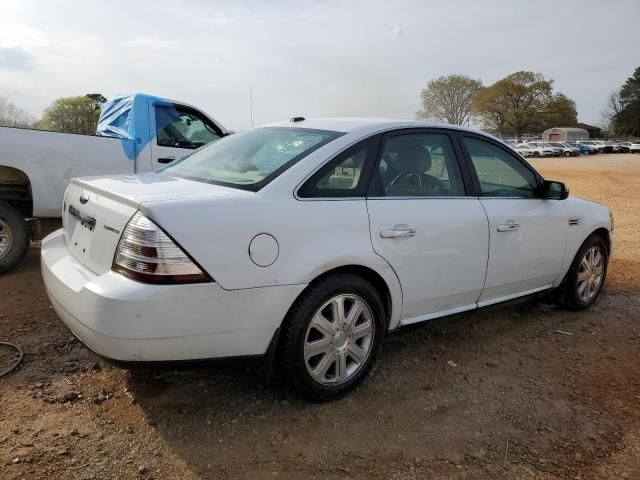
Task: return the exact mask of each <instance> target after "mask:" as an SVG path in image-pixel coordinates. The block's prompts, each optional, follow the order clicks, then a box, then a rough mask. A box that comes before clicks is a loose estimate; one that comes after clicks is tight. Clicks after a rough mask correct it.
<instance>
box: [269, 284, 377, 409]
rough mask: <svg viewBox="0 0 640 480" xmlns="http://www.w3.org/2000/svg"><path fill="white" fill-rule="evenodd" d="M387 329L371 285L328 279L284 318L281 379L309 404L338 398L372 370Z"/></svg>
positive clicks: (311, 289)
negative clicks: (286, 381)
mask: <svg viewBox="0 0 640 480" xmlns="http://www.w3.org/2000/svg"><path fill="white" fill-rule="evenodd" d="M385 327H386V321H385V310H384V305H383V303H382V300H381V299H380V295H379V293H378V291H377V290H376V289H375V287H374V286H373V285H372V284H371V283H369V282H368V281H367V280H365V279H364V278H362V277H360V276H358V275H354V274H350V273H342V274H336V275H332V276H329V277H326V278H324V279H322V280H320V281H318V282H317V283H315V284H312V285H310V286H309V287H308V289H307V290H306V291H305V292H304V293H303V294H302V295H301V296H300V297H299V298H298V299H297V300H296V302H295V303H294V305H293V306H292V307H291V310H290V311H289V313H288V314H287V317H286V318H285V321H284V324H283V330H282V339H281V342H282V343H281V349H280V352H281V353H280V359H279V360H280V361H279V363H280V370H281V373H282V377H283V378H284V379H287V380H288V381H290V382H291V384H292V385H293V387H294V388H295V389H296V390H297V391H298V392H299V393H300V394H301V395H302V396H304V397H306V398H307V399H309V400H313V401H327V400H334V399H336V398H339V397H341V396H343V395H345V394H346V393H348V392H349V391H351V390H353V389H354V388H355V387H356V386H357V385H358V384H359V383H360V382H362V380H364V378H365V377H366V376H367V374H368V373H369V371H370V370H371V367H372V366H373V363H374V361H375V357H376V355H377V353H378V351H379V349H380V346H381V344H382V340H383V338H384V332H385Z"/></svg>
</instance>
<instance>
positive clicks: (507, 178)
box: [464, 137, 538, 197]
mask: <svg viewBox="0 0 640 480" xmlns="http://www.w3.org/2000/svg"><path fill="white" fill-rule="evenodd" d="M464 143H465V144H466V146H467V150H468V151H469V155H470V156H471V162H472V163H473V166H474V167H475V170H476V173H477V175H478V180H479V181H480V188H481V192H482V195H483V196H487V197H533V196H534V195H535V190H536V188H537V186H538V182H537V178H536V175H535V174H534V173H533V172H532V171H531V170H530V169H528V168H527V167H526V166H525V165H524V164H523V163H522V161H521V160H518V159H517V158H516V157H514V156H513V155H511V154H509V153H507V152H506V151H505V150H503V149H501V148H499V147H497V146H495V145H493V144H491V143H489V142H486V141H484V140H479V139H477V138H471V137H465V138H464Z"/></svg>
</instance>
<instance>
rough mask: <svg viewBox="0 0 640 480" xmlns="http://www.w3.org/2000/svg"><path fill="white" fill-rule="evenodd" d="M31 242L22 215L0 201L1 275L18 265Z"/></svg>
mask: <svg viewBox="0 0 640 480" xmlns="http://www.w3.org/2000/svg"><path fill="white" fill-rule="evenodd" d="M29 240H30V238H29V231H28V229H27V223H26V222H25V221H24V217H23V216H22V214H21V213H20V212H19V211H18V210H17V209H15V208H14V207H13V206H12V205H10V204H8V203H7V202H2V201H0V274H2V273H4V272H7V271H8V270H10V269H11V268H13V267H14V266H16V265H17V264H18V262H19V261H20V260H21V259H22V257H23V256H24V255H25V253H27V249H28V248H29Z"/></svg>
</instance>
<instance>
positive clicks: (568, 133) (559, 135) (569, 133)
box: [542, 127, 589, 142]
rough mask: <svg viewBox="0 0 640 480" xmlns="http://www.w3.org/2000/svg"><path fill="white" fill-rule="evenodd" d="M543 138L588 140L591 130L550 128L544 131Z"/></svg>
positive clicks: (555, 140) (547, 139) (567, 140)
mask: <svg viewBox="0 0 640 480" xmlns="http://www.w3.org/2000/svg"><path fill="white" fill-rule="evenodd" d="M542 139H543V140H544V141H545V142H574V141H576V140H588V139H589V132H588V131H586V130H585V129H584V128H574V127H564V128H550V129H548V130H545V131H544V132H542Z"/></svg>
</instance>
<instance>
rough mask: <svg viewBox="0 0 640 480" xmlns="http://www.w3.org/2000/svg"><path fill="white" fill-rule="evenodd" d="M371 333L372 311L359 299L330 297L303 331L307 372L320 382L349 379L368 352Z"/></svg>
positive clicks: (373, 328)
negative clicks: (304, 331)
mask: <svg viewBox="0 0 640 480" xmlns="http://www.w3.org/2000/svg"><path fill="white" fill-rule="evenodd" d="M374 334H375V323H374V320H373V313H372V311H371V308H370V307H369V306H368V305H367V303H366V302H365V301H364V300H363V299H362V298H360V297H358V296H356V295H350V294H340V295H336V296H334V297H332V298H331V299H330V300H329V301H327V302H325V303H324V305H322V306H321V307H320V308H319V309H318V310H317V311H316V313H315V314H314V315H313V318H312V319H311V322H310V323H309V326H308V328H307V331H306V333H305V337H304V339H305V340H304V362H305V366H306V368H307V372H308V373H309V374H310V375H311V377H312V378H313V379H314V380H315V381H316V382H317V383H320V384H322V385H336V384H340V383H344V382H346V381H348V380H350V379H351V378H353V377H354V376H355V375H356V374H357V373H358V372H359V371H360V369H361V368H362V367H363V366H364V365H365V363H366V361H367V359H368V357H369V355H370V354H371V350H372V348H373V343H374V341H373V340H374Z"/></svg>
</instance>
